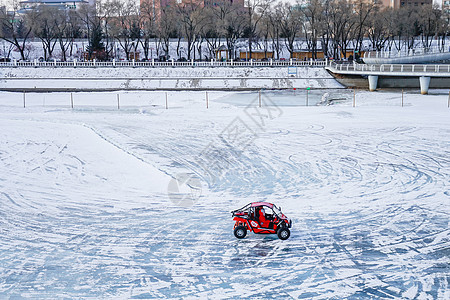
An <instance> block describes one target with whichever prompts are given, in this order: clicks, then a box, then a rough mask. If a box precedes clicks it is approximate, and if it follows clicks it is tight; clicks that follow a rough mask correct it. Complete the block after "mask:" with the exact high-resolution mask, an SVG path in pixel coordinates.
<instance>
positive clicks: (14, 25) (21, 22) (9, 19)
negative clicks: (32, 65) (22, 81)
mask: <svg viewBox="0 0 450 300" xmlns="http://www.w3.org/2000/svg"><path fill="white" fill-rule="evenodd" d="M12 7H13V11H12V12H11V13H8V12H7V11H6V10H0V38H1V39H3V40H5V41H6V42H8V43H10V44H12V45H14V47H15V48H16V49H17V50H18V51H19V53H20V57H21V58H22V59H23V60H26V59H27V53H26V46H27V41H28V39H29V38H30V37H31V36H32V31H33V19H34V18H35V17H36V12H35V11H34V10H32V11H30V12H29V13H27V14H26V15H25V16H19V15H18V14H17V11H18V10H19V1H17V0H13V1H12Z"/></svg>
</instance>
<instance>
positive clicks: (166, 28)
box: [156, 6, 176, 58]
mask: <svg viewBox="0 0 450 300" xmlns="http://www.w3.org/2000/svg"><path fill="white" fill-rule="evenodd" d="M175 32H176V11H175V8H174V7H173V6H168V7H163V8H161V16H160V17H159V24H158V29H157V38H156V45H157V47H156V49H157V52H158V54H159V47H161V48H162V50H163V51H164V53H165V56H166V58H169V49H170V38H171V37H172V36H176V34H175Z"/></svg>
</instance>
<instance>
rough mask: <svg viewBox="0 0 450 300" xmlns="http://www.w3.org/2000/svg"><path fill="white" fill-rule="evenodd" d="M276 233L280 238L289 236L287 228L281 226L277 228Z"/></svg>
mask: <svg viewBox="0 0 450 300" xmlns="http://www.w3.org/2000/svg"><path fill="white" fill-rule="evenodd" d="M277 235H278V238H279V239H280V240H287V239H288V238H289V237H290V236H291V231H290V230H289V228H286V227H281V228H279V229H278V230H277Z"/></svg>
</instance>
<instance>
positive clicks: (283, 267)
mask: <svg viewBox="0 0 450 300" xmlns="http://www.w3.org/2000/svg"><path fill="white" fill-rule="evenodd" d="M325 92H326V93H328V95H326V96H323V94H324V93H325ZM447 92H448V91H447ZM119 97H120V110H118V109H117V95H116V93H90V94H89V93H76V94H73V97H72V98H73V101H74V104H75V105H74V109H73V110H72V109H71V108H70V94H67V93H65V94H63V93H53V94H27V95H26V108H23V95H22V94H16V93H0V235H1V239H0V298H14V299H20V298H108V299H109V298H139V299H142V298H179V297H183V298H185V297H186V298H187V297H194V298H195V297H200V298H213V299H221V298H272V297H279V298H295V299H311V298H315V299H330V298H333V299H341V298H358V299H360V298H406V299H414V298H419V299H448V298H450V287H449V284H450V275H449V274H450V237H449V231H450V230H449V220H450V219H449V216H450V205H449V204H450V183H449V182H450V126H449V125H450V109H448V108H447V97H448V96H447V95H445V94H442V95H427V96H421V95H418V94H416V93H412V92H411V93H408V94H406V95H405V100H404V107H401V99H400V97H401V95H400V94H398V93H393V92H383V93H382V92H377V93H368V92H358V93H357V95H356V107H352V97H353V93H352V92H351V91H324V92H323V93H322V92H319V91H311V94H309V97H310V98H309V99H308V100H309V101H310V102H309V105H314V104H316V103H317V102H318V101H320V100H323V99H325V98H326V99H328V100H330V99H331V100H335V101H334V103H335V105H330V106H309V107H306V106H305V104H306V98H305V97H306V94H305V91H297V92H296V93H295V94H294V92H293V91H290V92H283V93H277V92H264V93H263V94H262V96H261V107H259V106H260V101H259V95H258V94H257V93H250V92H240V93H236V92H229V93H227V92H214V93H213V92H211V93H209V94H208V99H209V102H208V107H209V108H208V109H207V108H206V95H205V93H202V92H169V93H168V94H167V99H168V103H167V104H168V109H165V105H166V102H165V99H166V95H165V93H164V92H147V93H144V92H142V93H126V92H122V93H120V95H119ZM185 173H186V174H190V176H194V177H195V178H198V179H199V180H200V182H201V189H197V190H196V191H195V192H196V193H195V195H193V196H192V197H188V198H184V200H183V201H180V202H177V200H176V198H175V200H174V198H173V197H171V195H173V193H174V191H173V186H172V187H170V186H171V185H170V184H171V183H173V182H174V179H173V178H177V176H179V175H180V174H185ZM186 199H187V201H186ZM260 200H265V201H269V202H274V203H276V204H278V205H280V206H281V207H282V209H283V211H284V213H285V214H286V215H287V216H288V217H289V218H291V219H292V220H293V228H292V233H291V237H290V239H288V240H286V241H281V240H278V239H277V238H276V236H258V235H254V234H250V235H249V236H248V237H246V238H245V239H244V240H237V239H236V238H235V237H234V236H233V232H232V228H233V221H232V218H231V214H230V211H231V210H233V209H236V208H239V207H241V206H243V205H245V204H246V203H248V202H253V201H260Z"/></svg>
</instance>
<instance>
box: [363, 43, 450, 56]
mask: <svg viewBox="0 0 450 300" xmlns="http://www.w3.org/2000/svg"><path fill="white" fill-rule="evenodd" d="M444 52H450V49H448V48H447V46H445V47H441V46H433V47H422V48H414V49H402V50H382V51H368V52H365V53H364V58H398V57H408V56H419V55H427V54H438V53H444Z"/></svg>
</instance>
